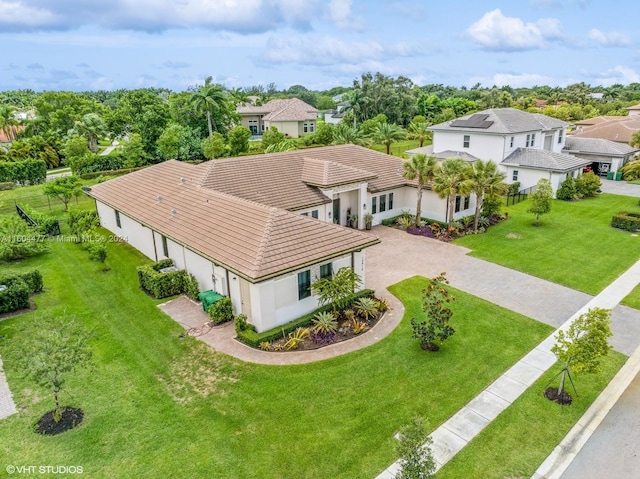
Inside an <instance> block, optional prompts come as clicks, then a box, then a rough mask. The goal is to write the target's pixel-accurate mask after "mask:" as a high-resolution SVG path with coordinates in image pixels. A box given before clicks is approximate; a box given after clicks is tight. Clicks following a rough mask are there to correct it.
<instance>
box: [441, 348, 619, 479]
mask: <svg viewBox="0 0 640 479" xmlns="http://www.w3.org/2000/svg"><path fill="white" fill-rule="evenodd" d="M625 361H626V357H625V356H623V355H622V354H620V353H616V352H615V351H612V352H611V353H610V355H609V356H608V357H607V358H605V360H604V361H603V367H602V372H601V373H600V374H597V375H589V374H586V375H582V376H577V377H575V378H574V379H575V385H576V389H577V390H578V393H579V395H578V396H576V395H575V394H573V390H572V389H571V386H568V387H569V389H568V391H569V392H571V393H572V395H573V396H574V402H573V404H572V405H571V406H565V407H561V406H559V405H557V404H555V403H553V402H551V401H549V400H547V399H545V398H544V397H543V395H542V391H544V389H545V388H546V387H547V385H548V384H549V381H551V379H552V378H553V376H554V375H555V374H557V372H558V370H559V366H557V365H556V367H554V368H552V369H550V370H549V372H547V373H546V374H545V375H543V376H542V377H541V378H540V379H539V380H538V381H537V382H536V383H534V384H533V386H531V387H530V388H529V389H528V390H527V391H526V392H525V393H524V394H523V395H522V396H521V397H520V398H518V399H517V400H516V401H515V402H514V403H513V405H511V406H510V407H509V408H507V410H506V411H504V412H503V413H502V414H501V415H500V416H498V417H497V418H496V420H495V421H493V422H492V423H491V424H489V425H488V426H487V428H486V429H484V430H483V431H482V432H481V433H480V434H479V435H478V436H477V437H476V438H475V439H474V440H472V441H471V442H470V443H469V445H467V447H465V448H464V449H463V450H462V451H460V452H459V453H458V454H457V455H456V456H455V457H454V458H453V459H452V460H451V461H450V462H449V463H448V464H447V465H445V466H444V467H443V468H442V470H440V471H439V472H438V479H457V478H461V477H464V478H470V479H472V478H478V479H491V478H495V479H504V478H518V477H522V478H524V477H531V476H532V475H533V473H534V472H535V471H536V469H537V468H538V467H539V466H540V464H542V462H543V461H544V460H545V459H546V457H547V456H548V455H549V454H550V453H551V451H553V449H554V448H555V447H556V445H558V443H559V442H560V441H561V440H562V438H563V437H564V436H566V434H567V433H568V432H569V430H570V429H571V428H572V427H573V425H574V424H575V423H576V422H577V421H578V419H579V418H580V417H581V416H582V415H583V414H584V412H585V411H586V410H587V408H588V407H589V406H590V405H591V403H592V402H593V401H594V400H595V398H596V397H597V396H598V395H599V394H600V392H601V391H602V390H603V389H604V388H605V386H606V385H607V384H608V383H609V381H610V380H611V378H613V376H615V374H616V373H617V372H618V370H619V369H620V367H622V365H623V364H624V362H625ZM552 385H557V381H555V382H553V383H552Z"/></svg>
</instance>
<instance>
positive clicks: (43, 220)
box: [20, 206, 60, 236]
mask: <svg viewBox="0 0 640 479" xmlns="http://www.w3.org/2000/svg"><path fill="white" fill-rule="evenodd" d="M20 208H22V211H24V212H25V213H26V214H27V215H29V218H31V219H32V220H33V221H35V222H36V226H35V227H34V228H35V229H36V231H37V232H38V233H40V234H42V235H46V236H57V235H59V234H60V222H59V221H58V220H57V219H56V218H54V217H52V216H48V215H46V214H44V213H40V212H39V211H36V210H34V209H32V208H29V207H28V206H21V207H20Z"/></svg>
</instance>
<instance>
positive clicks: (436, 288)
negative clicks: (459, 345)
mask: <svg viewBox="0 0 640 479" xmlns="http://www.w3.org/2000/svg"><path fill="white" fill-rule="evenodd" d="M447 284H449V281H447V279H446V277H445V274H444V273H441V274H440V275H439V276H437V277H435V278H433V279H430V280H429V284H428V285H427V287H426V289H424V290H423V291H422V310H423V311H424V312H425V315H426V319H425V320H423V321H418V320H417V319H416V318H412V319H411V327H412V329H413V336H412V337H413V338H414V339H418V340H420V344H421V345H422V348H423V349H426V350H430V351H437V350H438V349H439V348H438V346H437V345H436V344H435V341H444V340H445V339H447V338H448V337H449V336H451V335H452V334H453V333H455V330H454V329H453V328H452V327H451V326H450V325H449V320H450V319H451V317H452V316H453V311H452V310H451V308H449V307H448V304H449V303H450V302H452V301H454V300H455V297H454V296H453V295H451V293H450V292H449V290H448V289H447V288H445V285H447Z"/></svg>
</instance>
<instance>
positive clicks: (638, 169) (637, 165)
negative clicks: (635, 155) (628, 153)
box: [621, 160, 640, 179]
mask: <svg viewBox="0 0 640 479" xmlns="http://www.w3.org/2000/svg"><path fill="white" fill-rule="evenodd" d="M621 171H622V172H623V173H624V175H625V179H626V178H630V179H634V178H640V160H634V161H630V162H629V163H627V164H626V165H624V166H623V167H622V169H621Z"/></svg>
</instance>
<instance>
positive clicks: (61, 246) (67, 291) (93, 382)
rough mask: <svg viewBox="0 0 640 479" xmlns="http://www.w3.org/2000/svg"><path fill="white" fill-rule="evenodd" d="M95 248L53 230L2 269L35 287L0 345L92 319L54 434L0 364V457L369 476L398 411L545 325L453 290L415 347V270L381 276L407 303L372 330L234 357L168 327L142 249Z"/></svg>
mask: <svg viewBox="0 0 640 479" xmlns="http://www.w3.org/2000/svg"><path fill="white" fill-rule="evenodd" d="M108 248H109V256H108V258H107V263H108V265H109V266H110V267H111V270H110V271H108V272H103V271H101V265H98V264H97V263H93V262H90V261H89V260H88V259H87V254H86V252H85V251H84V250H82V249H81V248H80V247H79V246H78V245H75V244H69V243H55V242H54V243H52V244H51V252H50V253H48V254H46V255H44V256H42V257H41V258H37V259H30V260H28V261H25V262H23V263H21V264H18V265H13V266H12V269H20V270H24V269H29V268H32V267H35V266H37V267H38V268H40V270H41V271H42V273H43V276H44V280H45V287H46V288H47V291H46V292H44V293H42V294H40V295H38V296H36V298H35V300H36V303H37V305H38V310H37V311H35V312H30V313H28V314H25V315H22V316H18V317H14V318H11V319H7V320H5V321H2V322H0V335H4V336H5V340H4V341H3V342H2V343H5V344H2V343H0V354H3V353H2V349H3V348H4V347H5V346H6V343H8V342H12V343H14V344H15V346H16V347H19V345H20V341H21V337H22V336H21V335H22V334H28V325H29V320H30V319H31V318H32V317H34V316H36V315H38V314H41V313H43V312H45V311H50V312H52V313H55V314H60V313H62V312H63V311H64V310H66V312H67V314H72V315H73V314H75V315H77V317H78V318H79V319H80V320H81V321H82V322H83V323H85V324H86V325H87V326H88V327H89V328H92V329H93V330H94V331H95V339H94V340H93V341H92V347H93V350H94V355H95V358H94V361H93V363H94V366H93V369H92V370H90V371H82V372H79V373H78V374H77V375H75V376H73V377H71V378H70V379H69V382H68V386H67V390H66V392H65V393H64V394H63V396H62V402H63V403H64V404H69V405H73V406H76V407H82V408H83V409H84V411H85V413H86V416H85V421H84V423H83V424H82V425H81V426H80V427H78V428H77V429H75V430H72V431H69V432H66V433H64V434H63V435H61V436H57V437H42V436H38V435H37V434H35V433H33V432H32V431H31V426H32V425H33V423H34V422H35V421H36V420H37V419H38V418H39V417H40V415H42V414H43V413H44V412H46V411H47V410H50V409H51V407H52V398H51V397H50V394H49V393H48V392H47V391H44V390H42V389H39V388H37V387H35V386H34V385H33V384H32V383H31V382H28V381H27V380H25V379H22V378H21V377H20V376H19V375H18V374H16V371H14V370H13V369H12V365H11V362H10V361H5V372H6V374H7V377H8V380H9V383H10V385H11V388H12V391H13V393H14V398H15V399H16V402H17V404H18V407H19V408H20V413H19V414H17V415H14V416H12V417H9V418H7V419H4V420H0V463H4V464H14V463H15V464H59V463H60V464H62V463H64V464H74V465H82V466H83V468H84V473H85V474H86V475H87V476H89V477H92V478H94V477H97V478H102V477H104V478H110V477H137V478H147V477H148V478H155V477H158V476H162V477H172V478H182V477H184V478H193V477H218V478H255V477H276V478H279V477H282V478H289V477H307V478H315V477H318V478H326V477H332V478H354V477H363V478H369V477H375V475H376V474H378V473H379V472H380V471H382V470H383V469H384V468H385V467H387V466H388V465H389V464H390V463H391V462H393V461H394V460H395V459H396V457H395V453H394V449H393V443H394V439H393V433H394V432H395V431H397V430H398V428H399V427H400V426H401V425H403V424H405V423H406V422H407V421H408V420H409V418H410V417H411V416H412V415H414V414H416V413H417V414H420V415H422V416H425V417H428V418H429V420H430V423H431V425H432V427H434V428H435V427H437V426H438V425H439V424H440V423H442V422H443V421H444V420H446V419H447V418H448V417H449V416H451V415H452V414H453V413H454V412H455V411H456V410H458V409H459V408H460V407H461V406H462V405H464V404H465V403H466V402H468V401H469V400H470V399H471V398H472V397H474V396H475V395H476V394H477V393H478V392H479V391H480V390H482V389H483V388H484V387H486V386H487V385H488V384H489V383H490V382H491V381H492V380H494V379H495V378H496V377H497V376H498V375H500V374H501V373H502V372H503V371H504V370H506V369H507V368H508V367H509V366H510V365H511V364H513V363H514V362H515V361H516V360H518V359H519V358H520V357H522V356H523V355H524V354H525V353H526V352H527V351H528V350H530V349H531V348H532V347H533V346H534V345H535V344H537V343H538V342H539V341H541V340H542V339H543V338H544V337H545V336H546V335H548V334H549V332H550V330H551V328H550V327H549V326H547V325H544V324H542V323H538V322H535V321H533V320H530V319H527V318H525V317H523V316H520V315H518V314H515V313H513V312H510V311H507V310H504V309H502V308H500V307H497V306H495V305H492V304H490V303H487V302H486V301H483V300H481V299H478V298H475V297H473V296H469V295H467V294H464V293H462V292H458V291H456V292H455V295H456V296H457V297H458V301H457V302H456V303H455V306H454V307H455V315H454V318H453V320H452V322H453V325H454V327H455V328H456V329H457V333H456V334H455V335H454V336H453V337H452V338H451V339H450V340H449V341H447V343H446V344H445V345H444V346H443V348H442V350H441V351H440V352H439V353H436V354H433V353H427V352H424V351H422V350H421V349H420V347H419V345H418V343H417V342H416V341H414V340H412V339H411V338H410V325H409V319H410V318H411V317H412V316H414V315H417V314H420V312H421V311H420V291H421V289H422V288H423V287H424V286H425V280H424V279H422V278H411V279H409V280H406V281H403V282H401V283H399V284H397V285H394V286H393V287H392V288H391V289H392V291H393V293H394V294H397V295H398V296H399V297H400V298H401V299H402V300H403V301H404V302H405V304H406V305H407V313H406V315H405V318H404V320H403V322H402V324H401V325H400V326H399V327H398V328H397V329H396V330H395V331H394V332H393V333H392V334H391V335H390V336H389V337H387V338H386V339H384V340H382V341H381V342H379V343H377V344H375V345H373V346H371V347H369V348H366V349H364V350H361V351H358V352H355V353H352V354H348V355H345V356H342V357H338V358H334V359H331V360H327V361H323V362H319V363H314V364H309V365H299V366H289V367H274V366H261V365H254V364H248V363H241V362H239V361H237V360H234V359H233V358H230V357H227V356H225V355H222V354H219V353H216V352H214V351H212V350H210V349H209V348H208V347H206V346H204V345H203V344H202V343H200V342H199V341H197V340H195V339H193V338H187V339H186V340H181V339H179V333H180V332H181V331H182V329H181V327H180V326H179V325H178V324H177V323H175V322H174V321H173V320H171V319H170V318H168V317H167V316H166V315H164V314H163V313H162V312H160V311H159V310H158V309H157V307H156V305H155V304H156V302H155V301H153V300H152V299H150V298H148V297H147V296H145V295H144V294H143V293H141V292H140V290H139V289H138V284H137V279H136V273H135V266H136V265H139V264H141V263H143V262H144V261H146V260H145V259H144V258H143V257H142V256H141V255H140V254H139V253H137V252H136V251H134V250H133V249H131V248H130V247H128V246H126V245H122V244H109V245H108ZM3 268H4V266H3ZM23 328H26V329H27V333H23V332H20V331H22V330H23Z"/></svg>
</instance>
